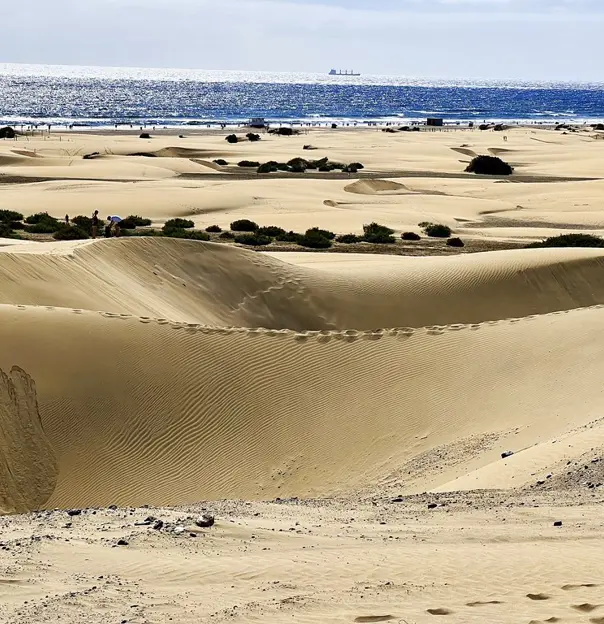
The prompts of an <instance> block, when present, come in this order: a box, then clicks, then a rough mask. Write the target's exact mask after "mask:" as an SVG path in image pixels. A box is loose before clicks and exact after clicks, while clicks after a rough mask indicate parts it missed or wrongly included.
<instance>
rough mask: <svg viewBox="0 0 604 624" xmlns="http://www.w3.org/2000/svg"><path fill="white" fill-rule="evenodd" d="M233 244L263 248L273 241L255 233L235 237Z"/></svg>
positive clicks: (268, 237)
mask: <svg viewBox="0 0 604 624" xmlns="http://www.w3.org/2000/svg"><path fill="white" fill-rule="evenodd" d="M235 242H236V243H239V244H240V245H249V246H251V247H264V246H265V245H270V244H271V243H272V242H273V239H272V238H271V237H270V236H264V235H262V234H258V233H256V232H255V233H253V234H240V235H239V236H236V237H235Z"/></svg>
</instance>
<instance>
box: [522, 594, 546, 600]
mask: <svg viewBox="0 0 604 624" xmlns="http://www.w3.org/2000/svg"><path fill="white" fill-rule="evenodd" d="M526 597H527V598H529V599H530V600H549V599H550V597H551V596H548V595H547V594H527V595H526Z"/></svg>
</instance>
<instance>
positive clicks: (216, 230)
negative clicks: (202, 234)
mask: <svg viewBox="0 0 604 624" xmlns="http://www.w3.org/2000/svg"><path fill="white" fill-rule="evenodd" d="M206 232H212V233H216V234H218V233H220V232H222V228H221V227H220V226H219V225H210V226H209V227H207V228H206Z"/></svg>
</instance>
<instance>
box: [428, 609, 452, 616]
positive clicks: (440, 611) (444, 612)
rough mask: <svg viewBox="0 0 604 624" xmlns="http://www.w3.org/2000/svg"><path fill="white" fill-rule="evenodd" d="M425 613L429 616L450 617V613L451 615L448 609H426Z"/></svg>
mask: <svg viewBox="0 0 604 624" xmlns="http://www.w3.org/2000/svg"><path fill="white" fill-rule="evenodd" d="M426 611H427V612H428V613H429V614H430V615H451V613H453V611H450V610H449V609H442V608H439V609H426Z"/></svg>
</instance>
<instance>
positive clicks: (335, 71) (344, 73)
mask: <svg viewBox="0 0 604 624" xmlns="http://www.w3.org/2000/svg"><path fill="white" fill-rule="evenodd" d="M329 75H330V76H360V75H361V74H356V73H355V72H354V70H353V69H351V70H350V71H348V70H347V69H345V70H344V71H342V70H341V69H339V70H338V69H332V70H331V71H330V72H329Z"/></svg>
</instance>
